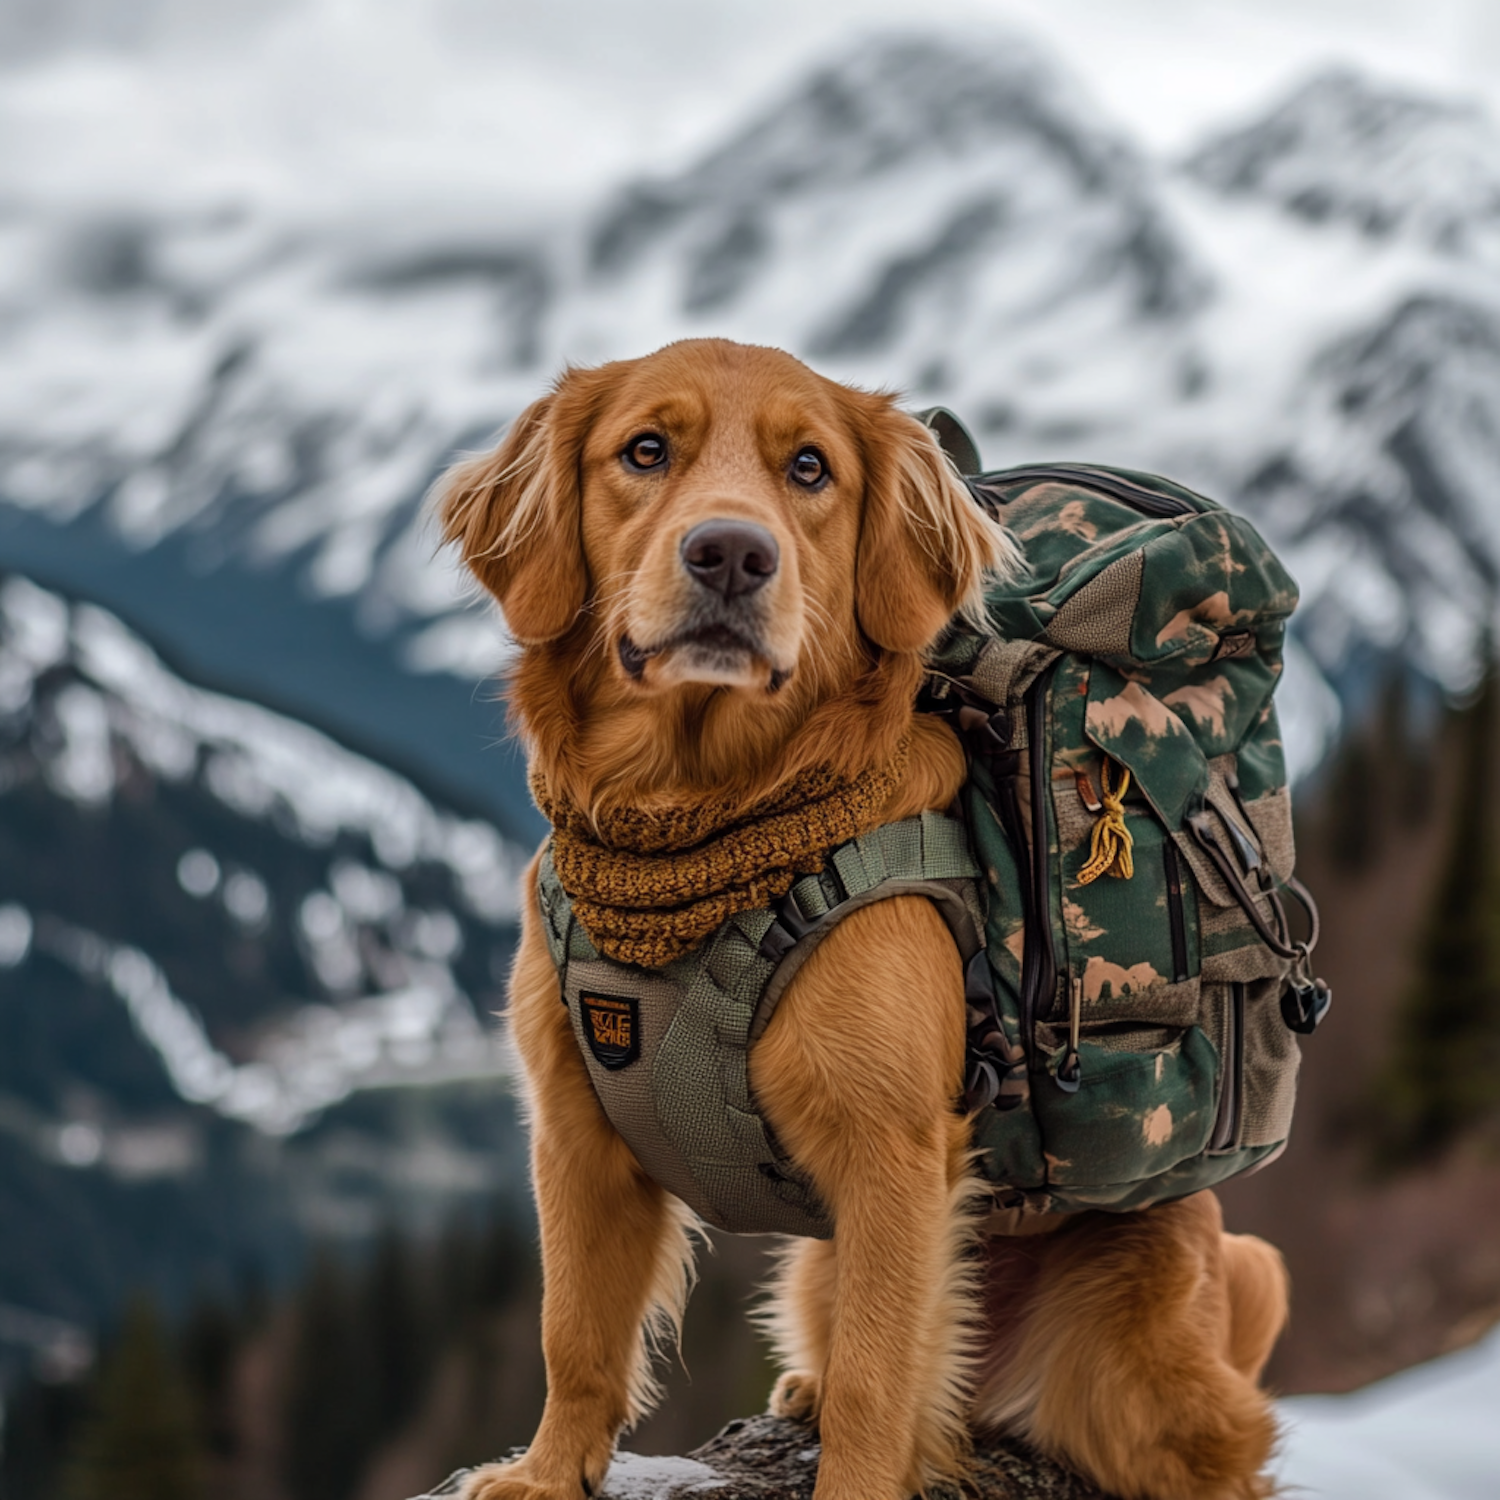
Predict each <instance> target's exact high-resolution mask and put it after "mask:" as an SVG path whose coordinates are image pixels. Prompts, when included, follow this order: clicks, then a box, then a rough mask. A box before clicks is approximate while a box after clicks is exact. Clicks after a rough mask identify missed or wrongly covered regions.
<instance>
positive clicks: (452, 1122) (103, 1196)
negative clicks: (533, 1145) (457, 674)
mask: <svg viewBox="0 0 1500 1500" xmlns="http://www.w3.org/2000/svg"><path fill="white" fill-rule="evenodd" d="M523 858H524V854H523V852H522V851H521V850H520V849H519V848H517V847H516V846H513V845H511V844H509V843H507V842H506V841H505V840H504V839H503V838H502V837H501V835H500V834H499V833H498V832H497V831H496V830H495V829H494V828H493V827H492V826H490V825H489V824H487V823H484V822H482V821H480V820H476V819H473V818H467V817H463V816H459V815H455V814H453V813H451V812H449V811H446V810H445V809H442V808H440V807H437V806H435V805H434V804H433V803H432V802H431V801H430V800H429V799H428V798H427V797H426V796H424V795H423V794H422V793H421V792H420V791H418V789H417V788H416V787H415V786H413V785H412V784H411V783H410V782H408V781H406V780H405V779H404V778H402V777H400V776H398V775H395V774H394V773H392V772H390V771H388V770H386V769H385V768H383V767H381V766H378V765H376V764H374V763H372V762H370V761H368V760H366V759H364V758H363V757H361V756H358V755H355V754H352V753H351V752H349V751H347V750H345V749H343V748H342V747H340V746H338V745H337V744H335V743H334V742H333V741H331V740H329V739H328V738H327V737H325V736H324V735H322V734H321V733H319V732H317V731H315V730H313V729H310V728H308V727H307V726H306V725H304V724H301V723H298V722H296V721H294V720H291V719H288V718H286V717H284V716H282V715H279V714H275V713H272V712H270V711H268V710H266V709H264V708H261V707H260V706H258V705H256V704H252V703H247V702H244V701H241V700H237V699H234V698H230V697H227V696H225V695H222V694H218V693H212V692H208V691H205V690H204V689H202V688H199V687H197V686H195V685H193V684H191V683H189V682H187V681H185V680H183V679H182V678H181V677H180V676H178V675H176V674H175V673H173V672H171V671H170V670H168V669H167V668H166V667H165V666H164V665H163V664H162V662H161V661H160V659H159V658H158V657H157V656H156V655H155V654H154V652H152V650H151V649H150V648H149V647H148V646H147V645H146V644H145V643H144V642H143V641H142V640H141V639H140V638H139V637H138V636H136V635H135V634H133V633H132V632H131V631H129V630H128V629H126V627H125V626H123V625H122V624H121V623H120V622H119V620H117V619H116V618H115V617H114V616H112V615H110V614H108V613H106V612H105V611H103V610H101V609H99V608H97V607H96V606H93V605H89V604H75V603H72V602H70V601H68V600H66V599H64V598H63V597H61V596H59V595H58V594H56V593H53V592H51V591H49V590H45V589H42V588H39V587H38V586H37V585H35V584H34V583H32V582H30V581H29V580H27V579H25V578H24V577H21V576H19V575H15V574H11V575H9V576H8V577H5V578H3V579H0V1216H3V1217H4V1219H5V1222H6V1223H7V1225H8V1226H10V1228H9V1230H8V1232H7V1235H6V1237H5V1245H4V1247H3V1249H0V1303H4V1304H6V1305H8V1306H10V1307H12V1308H14V1307H20V1308H22V1309H30V1310H31V1311H32V1312H34V1313H42V1314H46V1315H49V1316H59V1315H60V1316H63V1317H65V1318H83V1319H84V1321H88V1319H89V1318H91V1317H92V1316H93V1315H96V1314H99V1313H102V1312H104V1311H105V1310H107V1308H108V1307H109V1306H110V1305H111V1303H112V1302H113V1301H114V1300H115V1298H116V1297H117V1296H118V1295H119V1294H120V1292H121V1291H122V1290H123V1289H125V1288H128V1287H129V1286H130V1285H132V1284H133V1283H140V1282H150V1283H152V1284H155V1285H156V1286H158V1287H159V1288H161V1289H163V1290H164V1291H166V1292H167V1293H168V1295H171V1296H173V1297H176V1296H178V1295H181V1294H182V1293H184V1292H187V1291H190V1290H191V1285H192V1282H193V1281H194V1280H195V1279H197V1278H202V1277H209V1276H213V1275H215V1274H218V1275H220V1276H222V1275H224V1274H227V1272H228V1271H231V1270H233V1268H234V1267H235V1266H236V1265H237V1264H238V1265H243V1264H245V1257H247V1256H249V1257H251V1258H252V1259H259V1260H260V1261H261V1262H262V1263H263V1264H264V1265H266V1266H267V1267H268V1268H274V1267H276V1266H278V1265H279V1264H281V1263H283V1262H284V1261H285V1259H286V1258H287V1257H288V1256H290V1255H292V1254H294V1253H295V1250H296V1247H297V1246H298V1245H299V1244H300V1243H301V1242H302V1241H303V1240H304V1239H305V1238H306V1237H307V1236H309V1235H324V1234H328V1233H345V1234H348V1233H353V1234H360V1233H369V1232H371V1231H373V1229H375V1228H376V1227H378V1224H379V1222H380V1221H381V1220H382V1219H384V1218H385V1217H386V1216H387V1215H389V1214H392V1213H400V1214H401V1215H402V1216H403V1217H404V1218H407V1219H408V1220H410V1219H413V1218H415V1219H416V1220H417V1221H419V1222H421V1221H426V1222H431V1221H432V1220H433V1219H434V1218H435V1217H441V1216H442V1215H443V1214H444V1213H446V1212H448V1211H450V1210H451V1209H452V1208H453V1207H454V1206H455V1205H457V1204H462V1203H484V1202H486V1201H487V1200H489V1199H490V1198H492V1196H493V1195H494V1194H495V1193H496V1192H497V1191H500V1192H502V1193H504V1192H505V1191H507V1190H508V1189H511V1188H513V1187H514V1186H515V1182H516V1178H517V1176H518V1174H519V1172H520V1163H519V1159H518V1153H519V1149H520V1148H519V1145H518V1141H517V1131H516V1129H515V1119H514V1108H513V1101H512V1100H511V1098H510V1094H509V1086H508V1082H507V1080H508V1078H509V1075H510V1072H511V1068H510V1060H509V1053H508V1050H507V1046H506V1044H505V1042H504V1040H503V1037H502V1034H501V1033H500V1032H499V1030H498V1029H497V1024H496V1022H495V1020H494V1012H495V1011H496V1010H497V1009H498V1007H499V1005H500V1003H501V995H502V985H503V976H504V973H505V970H506V968H507V966H508V963H509V958H510V953H511V951H512V946H513V927H514V919H515V899H516V882H517V875H518V870H519V863H520V861H521V860H522V859H523ZM44 1204H45V1205H46V1207H45V1210H43V1209H42V1205H44ZM106 1224H108V1225H109V1226H110V1227H109V1229H108V1232H107V1233H106V1230H105V1225H106ZM22 1225H26V1226H28V1227H27V1228H26V1230H25V1232H21V1230H20V1228H19V1226H22ZM59 1237H61V1238H62V1239H63V1241H64V1243H59V1242H58V1241H59ZM106 1242H107V1243H108V1244H109V1245H110V1253H109V1255H108V1256H105V1257H103V1258H102V1259H101V1258H100V1257H99V1255H98V1254H97V1246H98V1245H99V1244H103V1243H106ZM8 1342H10V1340H9V1339H8V1336H7V1335H6V1334H5V1332H4V1330H3V1328H0V1346H5V1345H6V1344H7V1343H8ZM3 1352H4V1350H3V1347H0V1363H3Z"/></svg>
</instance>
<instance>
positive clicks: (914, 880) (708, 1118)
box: [537, 813, 1004, 1238]
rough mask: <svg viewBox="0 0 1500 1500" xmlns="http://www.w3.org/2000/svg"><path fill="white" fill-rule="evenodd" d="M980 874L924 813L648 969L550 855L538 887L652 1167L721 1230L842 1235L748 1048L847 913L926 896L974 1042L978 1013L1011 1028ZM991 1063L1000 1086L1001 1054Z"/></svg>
mask: <svg viewBox="0 0 1500 1500" xmlns="http://www.w3.org/2000/svg"><path fill="white" fill-rule="evenodd" d="M977 875H978V868H977V866H976V864H975V862H974V859H973V856H972V855H971V854H970V852H969V848H968V840H967V834H966V831H965V828H964V825H963V824H962V823H961V822H959V821H958V820H956V819H954V818H950V817H947V816H945V815H943V814H941V813H924V814H922V815H920V816H919V817H914V818H908V819H905V820H903V821H902V822H900V823H892V824H887V825H885V826H883V827H881V828H877V829H875V830H874V831H872V832H871V833H868V834H866V835H864V836H862V837H861V838H858V839H854V840H852V841H851V842H849V843H847V844H843V845H841V846H839V847H838V848H836V849H835V850H833V851H832V852H831V854H830V855H829V858H828V863H827V866H826V867H825V869H824V870H823V871H822V873H821V874H818V875H813V876H804V877H803V878H801V879H799V880H798V881H797V882H796V883H795V884H794V885H793V886H792V888H791V890H790V891H789V892H788V894H787V896H785V897H784V898H782V900H781V901H779V902H778V903H777V905H776V907H775V908H768V907H763V908H761V909H759V910H757V911H753V912H741V913H738V914H736V915H735V916H733V917H731V918H730V919H729V920H728V921H726V922H724V923H723V924H722V925H721V926H720V927H719V928H718V929H717V930H716V931H715V932H714V933H713V934H711V935H710V937H709V938H708V940H707V941H706V942H704V943H702V944H700V945H699V946H698V947H697V948H696V949H695V950H694V951H693V952H691V953H689V954H686V955H684V956H683V957H682V958H679V959H676V960H674V961H673V962H672V963H670V964H668V965H667V966H666V967H664V968H661V969H643V968H640V967H638V966H636V965H632V964H622V963H619V962H617V961H615V960H613V959H609V958H607V957H605V956H604V955H603V954H601V953H600V952H599V951H598V949H597V948H596V947H595V946H594V944H593V943H592V941H591V940H590V938H589V936H588V934H587V933H586V932H585V931H584V930H583V928H582V926H581V925H580V924H579V923H577V922H575V921H573V920H572V911H571V902H570V901H569V899H568V896H567V894H566V892H564V890H563V888H562V885H561V882H560V881H559V880H558V877H557V873H556V870H555V869H554V868H553V865H552V861H551V858H550V856H544V857H543V859H542V861H541V864H540V868H539V872H538V885H537V898H538V904H539V907H540V911H541V916H542V919H543V921H542V925H543V931H544V934H545V936H546V940H547V944H548V949H549V952H550V954H551V957H552V961H553V964H554V965H555V967H556V968H557V970H558V976H559V979H560V980H561V982H562V990H563V1002H564V1004H565V1005H566V1006H567V1008H568V1014H569V1020H570V1024H571V1025H572V1028H573V1032H574V1036H575V1038H576V1040H577V1041H578V1044H579V1048H580V1051H581V1053H582V1056H583V1061H584V1065H585V1067H586V1069H587V1071H588V1074H589V1078H590V1081H591V1082H592V1084H593V1087H594V1091H595V1093H596V1094H597V1096H598V1098H599V1102H600V1104H601V1106H602V1107H603V1109H604V1111H605V1113H606V1114H607V1115H608V1116H609V1119H610V1121H611V1122H612V1124H613V1125H614V1127H615V1129H616V1130H617V1131H618V1132H619V1133H620V1135H621V1136H622V1137H623V1139H624V1140H625V1142H626V1144H627V1145H629V1147H630V1148H631V1150H632V1151H633V1152H634V1153H635V1155H636V1158H637V1160H638V1161H639V1162H640V1164H641V1167H642V1169H643V1170H644V1171H645V1172H646V1174H647V1175H648V1176H650V1177H651V1178H652V1179H653V1180H654V1181H656V1182H658V1183H660V1184H661V1186H663V1187H665V1188H666V1189H667V1190H668V1191H669V1192H672V1193H675V1194H676V1195H677V1196H678V1197H679V1198H681V1199H683V1201H684V1202H686V1203H687V1204H688V1205H689V1206H690V1207H691V1208H693V1209H694V1210H695V1211H696V1212H697V1213H698V1214H700V1215H701V1216H702V1217H703V1218H704V1219H705V1220H707V1221H708V1222H709V1223H710V1224H713V1225H715V1226H717V1227H718V1228H721V1229H726V1230H730V1231H732V1232H737V1233H751V1234H754V1233H790V1234H801V1235H812V1236H816V1237H819V1238H823V1237H826V1236H828V1235H829V1234H831V1233H832V1222H831V1219H830V1218H829V1216H828V1213H827V1210H826V1208H825V1206H824V1205H823V1204H822V1203H821V1201H820V1200H819V1197H818V1194H817V1192H816V1190H815V1188H814V1187H813V1184H812V1183H811V1181H810V1180H808V1179H807V1178H806V1177H805V1175H804V1174H803V1173H802V1172H801V1171H800V1170H799V1169H798V1168H797V1167H796V1165H795V1164H794V1163H793V1162H792V1161H790V1160H789V1159H788V1157H787V1156H786V1154H785V1152H784V1151H783V1150H782V1148H781V1147H780V1145H779V1143H778V1142H777V1141H776V1139H775V1134H774V1132H773V1131H772V1129H771V1127H770V1123H769V1122H768V1121H767V1120H766V1119H765V1118H764V1117H763V1116H762V1114H761V1113H760V1110H759V1108H758V1105H757V1103H756V1100H755V1098H754V1097H753V1094H752V1092H751V1090H750V1084H749V1057H750V1051H751V1048H752V1047H753V1044H754V1042H755V1041H756V1040H757V1039H758V1038H759V1037H760V1036H761V1035H762V1034H763V1033H764V1031H765V1029H766V1027H767V1026H768V1025H769V1024H770V1021H771V1018H772V1016H773V1015H774V1014H775V1010H776V1006H777V1003H778V1002H779V1001H780V999H781V996H782V995H783V994H784V993H785V991H786V987H787V986H788V985H789V984H790V983H791V981H792V979H793V978H794V977H795V975H796V973H797V971H798V970H799V969H800V968H801V966H802V964H803V963H805V962H806V960H807V959H808V958H809V957H810V956H811V954H812V952H813V950H814V949H815V948H816V947H817V945H818V944H819V943H820V942H821V941H822V940H823V939H824V938H825V937H827V935H828V934H829V933H830V932H831V931H833V929H834V928H835V927H836V926H837V925H838V924H839V923H840V922H842V921H843V920H844V919H845V918H846V917H848V916H850V915H852V914H853V913H854V912H856V911H859V910H861V909H862V908H864V907H866V906H869V905H872V904H873V903H874V902H877V901H883V900H889V899H891V898H893V897H896V896H902V895H919V896H922V897H924V898H925V899H927V900H930V901H931V902H932V903H933V905H934V906H935V908H936V909H937V910H938V911H939V912H940V913H941V914H942V916H943V919H944V921H945V923H946V924H947V926H948V929H949V931H950V932H951V933H952V934H953V937H954V941H955V943H956V945H957V947H958V949H959V953H960V955H961V957H962V958H963V960H964V963H965V979H966V986H965V990H966V999H967V1001H968V1005H969V1025H970V1037H971V1054H972V1052H973V1046H972V1042H973V1038H974V1036H975V1034H976V1025H977V1024H978V1022H979V1021H981V1020H983V1021H984V1022H985V1024H984V1026H983V1027H982V1028H981V1029H982V1030H984V1031H985V1032H986V1034H988V1033H989V1032H990V1031H991V1030H997V1029H998V1028H997V1027H995V1026H991V1025H990V1024H989V1021H988V1018H989V1017H991V1016H993V1015H994V1013H995V1006H994V999H993V992H992V986H990V984H989V980H990V975H989V965H988V961H987V959H986V956H985V952H984V910H983V906H982V904H981V898H980V895H979V892H978V884H977V880H976V877H977ZM857 977H858V976H857V975H856V976H855V982H857ZM981 979H982V980H983V981H984V983H983V984H981V983H980V980H981ZM980 989H983V990H984V991H985V993H984V994H982V995H981V994H980V993H979V990H980ZM1001 1040H1002V1041H1004V1037H1003V1035H1002V1037H1001ZM994 1071H995V1078H996V1088H997V1089H998V1087H999V1083H998V1079H999V1072H1000V1071H1003V1065H1002V1066H1001V1067H1000V1068H998V1069H996V1070H994Z"/></svg>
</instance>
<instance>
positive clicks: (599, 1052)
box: [578, 994, 641, 1071]
mask: <svg viewBox="0 0 1500 1500" xmlns="http://www.w3.org/2000/svg"><path fill="white" fill-rule="evenodd" d="M578 1003H579V1004H580V1005H581V1006H582V1007H583V1034H584V1036H586V1037H587V1038H588V1044H589V1050H590V1051H591V1052H592V1053H593V1054H594V1056H595V1057H596V1058H598V1059H599V1066H600V1067H603V1068H609V1069H610V1070H611V1071H614V1070H615V1069H617V1068H624V1067H628V1066H629V1065H630V1064H631V1063H633V1062H634V1061H635V1060H636V1058H638V1057H639V1056H640V1055H641V1025H640V1021H641V1016H640V1006H639V1002H638V1001H635V1000H631V999H625V998H623V997H621V996H619V995H589V994H584V995H580V996H579V997H578Z"/></svg>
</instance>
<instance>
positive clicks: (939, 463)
mask: <svg viewBox="0 0 1500 1500" xmlns="http://www.w3.org/2000/svg"><path fill="white" fill-rule="evenodd" d="M861 425H862V426H863V428H864V432H863V439H864V441H863V448H864V458H865V506H864V516H863V519H862V520H861V523H860V535H859V556H858V559H857V561H856V564H855V568H856V583H855V607H856V610H857V611H858V614H859V624H860V628H861V629H862V630H863V631H864V633H865V634H866V635H867V636H869V638H870V639H871V640H872V641H874V643H875V644H876V645H877V646H881V647H883V648H884V649H885V650H887V651H922V650H924V649H925V648H926V647H928V646H929V645H931V644H932V642H933V641H934V640H936V639H937V637H938V635H939V634H940V633H941V631H942V629H943V626H944V625H946V624H947V623H948V621H949V620H950V619H952V617H953V616H954V615H955V614H956V613H958V612H960V611H965V612H969V611H974V610H977V609H978V608H980V605H981V596H982V593H983V589H984V582H985V578H986V576H988V575H992V574H997V573H998V574H1004V573H1007V572H1009V571H1011V570H1012V569H1014V568H1015V567H1016V565H1017V563H1018V560H1019V553H1018V551H1017V549H1016V544H1015V543H1014V542H1013V541H1012V540H1011V537H1010V535H1009V533H1008V532H1007V531H1006V530H1005V528H1004V527H1003V526H1001V525H1000V524H999V523H998V522H996V521H994V520H992V519H991V518H990V517H989V516H988V515H987V514H986V513H985V512H984V511H983V510H982V509H981V508H980V506H979V504H978V502H977V501H976V500H975V499H974V497H973V496H972V495H970V494H969V491H968V489H967V488H966V487H965V485H964V483H963V481H962V480H961V479H960V478H959V477H958V474H957V472H956V471H955V470H954V468H953V466H952V465H951V464H950V463H949V462H948V460H947V458H946V457H945V456H944V454H943V452H942V449H940V448H939V447H938V444H937V440H936V438H934V437H933V435H932V433H930V432H929V431H928V430H927V428H925V427H923V426H922V424H921V423H920V422H918V421H916V419H915V418H913V417H909V416H907V415H906V414H905V413H904V412H901V411H898V410H897V409H896V407H895V406H894V405H893V404H891V401H890V399H889V398H887V397H874V398H871V406H870V408H867V419H866V421H865V423H863V424H861Z"/></svg>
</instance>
